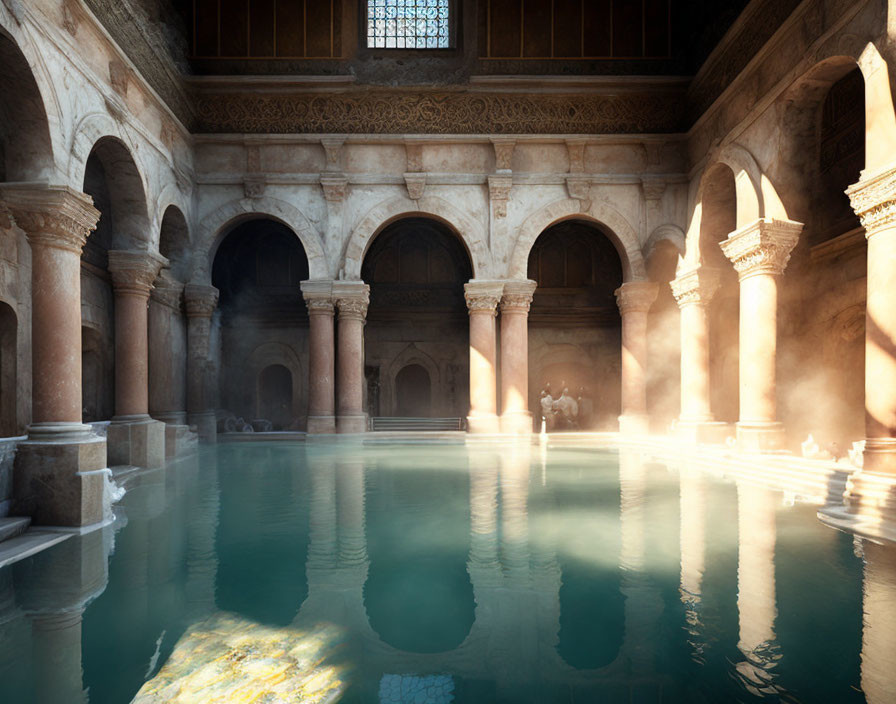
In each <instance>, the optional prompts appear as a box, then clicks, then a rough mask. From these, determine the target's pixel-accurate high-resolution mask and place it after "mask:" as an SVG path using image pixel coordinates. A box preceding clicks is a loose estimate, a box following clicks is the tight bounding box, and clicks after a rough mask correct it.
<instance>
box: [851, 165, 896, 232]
mask: <svg viewBox="0 0 896 704" xmlns="http://www.w3.org/2000/svg"><path fill="white" fill-rule="evenodd" d="M846 194H847V195H848V196H849V200H850V202H851V203H852V209H853V210H854V211H855V212H856V215H858V216H859V220H861V222H862V227H864V228H865V236H866V237H871V236H872V235H874V234H875V233H876V232H880V231H881V230H886V229H888V228H891V227H893V226H894V225H896V166H893V167H892V168H889V169H886V170H885V171H882V172H880V173H878V174H876V175H874V176H871V177H869V178H867V179H862V180H860V181H859V182H858V183H856V184H853V185H852V186H850V187H849V188H847V189H846Z"/></svg>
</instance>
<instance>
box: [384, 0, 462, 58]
mask: <svg viewBox="0 0 896 704" xmlns="http://www.w3.org/2000/svg"><path fill="white" fill-rule="evenodd" d="M448 3H449V0H367V46H368V47H369V48H371V49H448V48H449V47H450V46H451V40H450V33H449V25H448V22H449V16H448V15H449V6H448Z"/></svg>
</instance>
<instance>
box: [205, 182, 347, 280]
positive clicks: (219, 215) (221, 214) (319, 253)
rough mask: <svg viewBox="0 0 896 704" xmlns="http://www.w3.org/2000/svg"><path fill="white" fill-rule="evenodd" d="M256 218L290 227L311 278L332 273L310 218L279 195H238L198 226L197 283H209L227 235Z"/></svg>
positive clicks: (207, 216) (216, 209)
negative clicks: (243, 196) (257, 196)
mask: <svg viewBox="0 0 896 704" xmlns="http://www.w3.org/2000/svg"><path fill="white" fill-rule="evenodd" d="M254 218H270V219H272V220H276V221H277V222H279V223H282V224H283V225H285V226H286V227H288V228H289V229H291V230H292V231H293V232H294V233H295V234H296V236H297V237H298V238H299V241H300V242H301V244H302V247H303V249H304V250H305V256H306V257H307V258H308V271H309V277H310V278H311V279H328V278H330V277H331V276H332V274H331V272H330V267H329V265H328V264H327V256H326V250H325V248H324V244H323V241H322V240H321V237H320V234H319V233H318V232H317V230H316V229H315V227H314V226H313V225H312V224H311V222H310V221H309V220H308V218H307V217H305V215H304V214H303V213H302V211H300V210H299V209H298V208H296V207H295V206H294V205H291V204H289V203H287V202H286V201H282V200H279V199H277V198H269V197H264V198H239V199H237V200H232V201H230V202H229V203H225V204H224V205H222V206H220V207H218V208H215V209H214V210H213V211H212V212H211V213H209V214H208V215H206V216H205V218H203V219H202V222H200V223H199V227H198V228H197V234H196V238H195V247H194V252H195V256H194V261H193V273H192V275H191V280H192V281H193V282H194V283H202V284H206V283H210V282H211V270H212V262H213V261H214V259H215V254H216V253H217V251H218V247H219V246H220V244H221V242H222V241H223V240H224V237H226V236H227V234H228V233H229V232H230V231H231V230H232V229H233V228H234V227H235V226H236V225H239V224H240V223H241V222H244V221H246V220H252V219H254Z"/></svg>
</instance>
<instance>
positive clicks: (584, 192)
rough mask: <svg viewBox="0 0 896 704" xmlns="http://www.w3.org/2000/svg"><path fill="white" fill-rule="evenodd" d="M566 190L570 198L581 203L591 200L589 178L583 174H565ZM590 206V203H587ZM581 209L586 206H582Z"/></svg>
mask: <svg viewBox="0 0 896 704" xmlns="http://www.w3.org/2000/svg"><path fill="white" fill-rule="evenodd" d="M566 190H567V192H568V193H569V197H570V198H575V199H576V200H580V201H582V202H583V203H589V204H590V202H591V179H590V178H587V177H585V176H567V177H566ZM589 207H590V205H589ZM583 210H588V208H585V207H583Z"/></svg>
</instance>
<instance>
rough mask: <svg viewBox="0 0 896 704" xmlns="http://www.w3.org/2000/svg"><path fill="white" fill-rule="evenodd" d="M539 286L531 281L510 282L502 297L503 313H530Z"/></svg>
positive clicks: (507, 283) (505, 287)
mask: <svg viewBox="0 0 896 704" xmlns="http://www.w3.org/2000/svg"><path fill="white" fill-rule="evenodd" d="M536 286H537V284H536V283H535V282H534V281H532V280H531V279H527V280H525V281H508V282H506V283H505V284H504V292H503V295H502V296H501V312H502V313H528V312H529V305H530V304H531V303H532V294H534V293H535V287H536Z"/></svg>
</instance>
